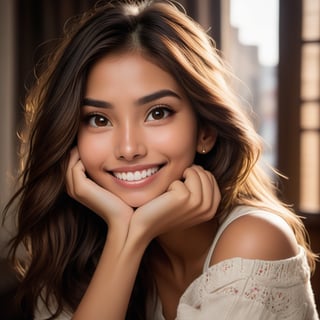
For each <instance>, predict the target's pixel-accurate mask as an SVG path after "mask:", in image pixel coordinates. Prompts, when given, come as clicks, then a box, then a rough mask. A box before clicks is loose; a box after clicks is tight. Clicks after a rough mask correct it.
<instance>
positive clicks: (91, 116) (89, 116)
mask: <svg viewBox="0 0 320 320" xmlns="http://www.w3.org/2000/svg"><path fill="white" fill-rule="evenodd" d="M98 118H100V120H103V121H104V122H105V123H106V125H101V126H98V125H97V124H95V123H92V121H93V122H94V121H95V119H98ZM84 121H85V123H87V124H88V125H89V126H90V127H93V128H99V127H109V126H110V125H109V123H111V122H110V120H109V119H108V118H107V117H106V116H104V115H102V114H100V113H89V114H87V115H86V116H85V117H84Z"/></svg>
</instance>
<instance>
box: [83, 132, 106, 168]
mask: <svg viewBox="0 0 320 320" xmlns="http://www.w3.org/2000/svg"><path fill="white" fill-rule="evenodd" d="M78 150H79V154H80V159H81V161H82V162H83V164H84V166H85V168H86V169H88V170H90V169H93V168H94V167H96V166H99V164H100V163H101V161H103V160H104V159H105V154H106V153H108V152H109V150H108V148H107V144H105V143H104V141H103V139H102V138H99V137H97V136H95V137H92V136H91V135H86V134H82V133H81V132H80V133H79V134H78Z"/></svg>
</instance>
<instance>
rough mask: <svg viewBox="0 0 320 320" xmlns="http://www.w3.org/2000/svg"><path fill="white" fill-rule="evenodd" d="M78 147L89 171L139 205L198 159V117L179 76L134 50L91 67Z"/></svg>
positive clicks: (127, 199)
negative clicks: (178, 80) (195, 157)
mask: <svg viewBox="0 0 320 320" xmlns="http://www.w3.org/2000/svg"><path fill="white" fill-rule="evenodd" d="M81 114H82V121H81V125H80V128H79V133H78V149H79V153H80V157H81V160H82V162H83V164H84V166H85V168H86V171H87V174H88V176H90V178H91V179H93V180H94V181H95V182H96V183H97V184H99V185H100V186H102V187H103V188H105V189H107V190H109V191H110V192H112V193H114V194H115V195H117V196H118V197H120V198H121V199H122V200H123V201H125V202H126V203H127V204H128V205H130V206H132V207H139V206H142V205H143V204H144V203H146V202H148V201H150V200H152V199H153V198H155V197H157V196H159V195H160V194H162V193H163V192H165V191H166V190H167V188H168V186H169V185H170V184H171V182H173V181H174V180H177V179H181V177H182V173H183V171H184V170H185V169H186V168H187V167H189V166H191V165H192V163H193V160H194V156H195V153H196V149H197V146H198V132H197V120H196V117H195V114H194V111H193V110H192V107H191V105H190V103H189V101H188V99H187V98H186V96H185V95H184V93H183V90H182V89H181V88H180V87H179V85H178V84H177V82H176V81H175V80H174V78H173V77H172V76H171V75H170V74H169V73H167V72H165V71H164V70H162V69H161V68H159V67H158V66H157V65H155V64H153V63H152V62H150V61H149V60H147V59H145V58H143V57H142V56H141V55H139V54H138V53H137V54H134V53H127V54H126V53H123V54H120V55H109V56H106V57H104V58H102V59H101V60H99V61H98V62H97V63H96V64H95V65H94V66H93V68H92V69H91V70H90V72H89V75H88V80H87V85H86V90H85V99H84V104H83V106H82V107H81Z"/></svg>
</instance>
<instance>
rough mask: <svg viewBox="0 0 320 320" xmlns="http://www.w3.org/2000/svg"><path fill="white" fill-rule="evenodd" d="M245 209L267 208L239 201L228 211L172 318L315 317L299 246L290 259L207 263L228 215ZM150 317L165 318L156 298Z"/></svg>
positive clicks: (294, 319)
mask: <svg viewBox="0 0 320 320" xmlns="http://www.w3.org/2000/svg"><path fill="white" fill-rule="evenodd" d="M248 213H250V214H255V215H256V214H257V215H264V216H265V215H270V214H271V213H268V212H263V211H261V210H258V209H255V208H248V207H244V206H243V207H238V208H237V209H235V210H234V211H233V212H232V213H231V214H230V215H229V216H228V217H227V219H226V220H225V221H224V223H223V224H222V225H221V227H220V228H219V230H218V233H217V235H216V237H215V239H214V242H213V244H212V246H211V248H210V250H209V254H208V256H207V259H206V262H205V265H204V268H203V273H202V275H200V276H199V277H198V278H197V279H196V280H195V281H193V282H192V283H191V284H190V286H189V287H188V288H187V290H186V291H185V292H184V294H183V295H182V297H181V298H180V301H179V304H178V309H177V317H176V320H195V319H196V320H209V319H219V320H231V319H232V320H233V319H236V320H248V319H250V320H257V319H259V320H263V319H268V320H271V319H290V320H302V319H305V320H318V319H319V316H318V314H317V311H316V306H315V302H314V295H313V292H312V289H311V284H310V270H309V266H308V263H307V258H306V254H305V251H304V249H303V248H302V247H300V252H299V253H298V255H297V256H295V257H292V258H289V259H284V260H278V261H262V260H249V259H242V258H232V259H228V260H225V261H222V262H220V263H218V264H216V265H213V266H209V264H210V261H211V257H212V253H213V250H214V248H215V246H216V243H217V241H218V239H219V237H220V236H221V234H222V232H223V231H224V230H225V228H226V227H227V226H228V225H229V224H230V223H231V222H232V221H234V220H235V219H237V218H239V217H240V216H243V215H245V214H248ZM149 312H150V310H149ZM148 319H152V320H165V318H164V316H163V315H162V310H161V302H160V301H159V300H158V303H157V306H156V310H155V312H154V313H153V314H151V313H149V316H148Z"/></svg>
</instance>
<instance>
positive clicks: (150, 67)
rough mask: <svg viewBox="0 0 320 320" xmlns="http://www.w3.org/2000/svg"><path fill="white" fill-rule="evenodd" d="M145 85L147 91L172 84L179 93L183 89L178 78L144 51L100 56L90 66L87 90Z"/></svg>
mask: <svg viewBox="0 0 320 320" xmlns="http://www.w3.org/2000/svg"><path fill="white" fill-rule="evenodd" d="M111 86H120V87H126V88H127V87H137V86H140V87H141V86H142V87H145V88H146V90H154V89H159V87H168V88H170V89H173V90H175V91H178V92H179V93H182V88H181V87H180V86H179V84H178V83H177V81H176V80H175V78H174V77H173V76H172V75H171V74H170V73H169V72H167V71H166V70H164V69H163V68H161V67H160V66H159V64H157V63H155V62H153V61H152V60H151V59H149V58H146V57H145V56H143V55H142V54H140V53H136V52H125V53H113V54H109V55H106V56H104V57H102V58H101V59H99V60H98V61H97V62H96V63H95V64H94V65H93V66H92V67H91V69H90V71H89V74H88V78H87V84H86V91H97V90H99V89H102V88H101V87H104V89H106V87H111Z"/></svg>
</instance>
